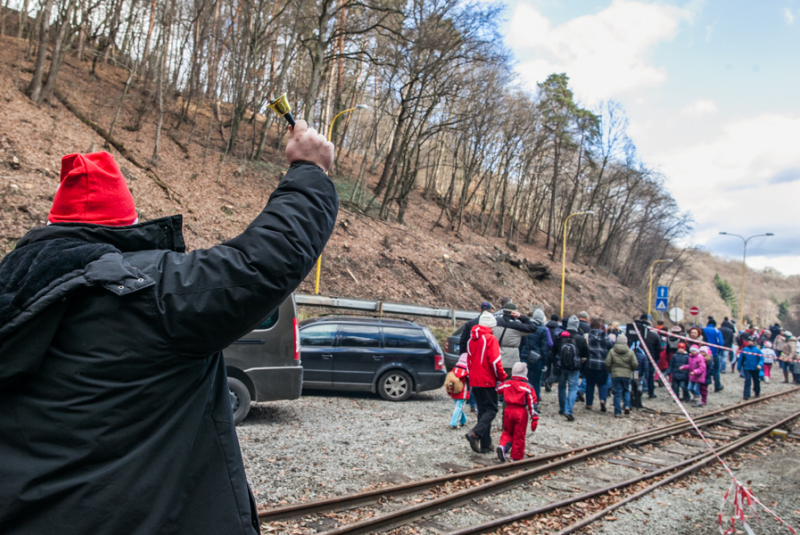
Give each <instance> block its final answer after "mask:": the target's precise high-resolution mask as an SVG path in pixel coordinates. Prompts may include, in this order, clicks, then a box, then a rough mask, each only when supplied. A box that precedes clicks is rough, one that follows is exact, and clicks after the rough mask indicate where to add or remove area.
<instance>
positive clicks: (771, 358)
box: [761, 340, 778, 383]
mask: <svg viewBox="0 0 800 535" xmlns="http://www.w3.org/2000/svg"><path fill="white" fill-rule="evenodd" d="M761 353H762V354H763V355H764V369H763V370H761V371H762V372H764V382H765V383H768V382H769V376H770V373H771V372H772V365H773V364H774V363H775V359H776V358H777V357H778V356H777V355H776V354H775V350H774V349H772V342H770V341H769V340H767V341H765V342H764V347H762V348H761Z"/></svg>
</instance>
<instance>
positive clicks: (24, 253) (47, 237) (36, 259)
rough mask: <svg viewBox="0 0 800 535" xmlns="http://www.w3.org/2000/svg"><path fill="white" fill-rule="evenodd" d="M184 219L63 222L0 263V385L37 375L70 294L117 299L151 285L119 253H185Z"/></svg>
mask: <svg viewBox="0 0 800 535" xmlns="http://www.w3.org/2000/svg"><path fill="white" fill-rule="evenodd" d="M181 222H182V218H181V216H179V215H178V216H171V217H164V218H161V219H156V220H153V221H148V222H145V223H141V224H137V225H131V226H126V227H108V226H102V225H89V224H81V223H59V224H54V225H49V226H47V227H40V228H35V229H33V230H31V231H30V232H28V233H27V234H26V235H25V236H24V237H23V238H22V239H21V240H20V241H19V242H18V244H17V247H16V248H15V249H14V251H12V252H11V253H9V254H7V255H6V256H5V257H4V258H3V260H2V262H0V385H3V384H4V383H5V382H6V381H9V380H11V379H12V378H14V377H16V376H17V375H19V374H25V373H33V372H35V371H36V370H37V369H38V366H39V363H40V361H41V359H42V357H43V355H44V352H45V351H46V349H47V347H48V345H49V343H50V339H51V337H52V335H53V333H54V332H55V331H56V329H57V327H58V325H59V323H60V318H61V314H62V313H63V306H62V305H61V303H64V302H65V301H66V298H67V296H68V295H69V294H71V293H72V292H73V291H75V290H76V289H78V288H81V287H86V286H98V285H99V286H105V287H106V288H108V289H109V290H111V291H113V292H114V293H116V294H118V295H124V294H125V293H128V292H130V291H136V290H139V289H141V288H144V287H147V286H150V285H151V284H153V281H152V280H151V279H150V278H149V277H145V276H143V275H142V274H141V273H139V272H138V271H137V270H135V269H134V268H132V267H131V266H130V265H128V264H127V262H126V261H125V259H124V257H123V255H122V253H125V252H135V251H141V250H152V249H170V250H173V251H183V250H185V244H184V241H183V234H182V229H181Z"/></svg>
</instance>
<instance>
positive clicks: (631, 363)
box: [606, 334, 639, 418]
mask: <svg viewBox="0 0 800 535" xmlns="http://www.w3.org/2000/svg"><path fill="white" fill-rule="evenodd" d="M638 366H639V363H638V362H636V355H634V354H633V351H631V349H630V348H629V347H628V337H626V336H625V335H624V334H620V335H617V341H616V343H615V344H614V347H612V348H611V349H610V350H609V351H608V355H607V356H606V370H608V371H609V372H610V373H611V385H612V390H613V392H614V417H615V418H619V417H621V416H622V412H623V411H625V414H629V413H630V412H631V377H632V376H633V372H634V371H636V368H637V367H638Z"/></svg>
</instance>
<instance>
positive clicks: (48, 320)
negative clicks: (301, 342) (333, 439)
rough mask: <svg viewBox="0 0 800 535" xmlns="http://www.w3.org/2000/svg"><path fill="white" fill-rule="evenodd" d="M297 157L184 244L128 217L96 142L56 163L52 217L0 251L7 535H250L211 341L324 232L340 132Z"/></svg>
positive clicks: (0, 401) (120, 184)
mask: <svg viewBox="0 0 800 535" xmlns="http://www.w3.org/2000/svg"><path fill="white" fill-rule="evenodd" d="M286 156H287V159H288V160H289V162H290V163H291V166H290V167H289V170H288V172H287V173H286V175H285V176H284V177H283V179H282V180H281V182H280V184H279V185H278V187H277V188H276V189H275V191H274V192H273V193H272V195H271V196H270V199H269V202H268V203H267V205H266V207H265V208H264V209H263V211H262V212H261V213H260V214H259V215H258V217H256V218H255V220H254V221H253V222H252V223H251V224H250V225H249V226H248V227H247V229H246V230H245V231H244V232H243V233H242V234H240V235H239V236H237V237H235V238H233V239H231V240H229V241H227V242H225V243H222V244H220V245H217V246H216V247H211V248H210V249H204V250H196V251H193V252H191V253H189V254H185V252H184V250H185V246H184V241H183V235H182V233H181V216H179V215H176V216H171V217H163V218H161V219H157V220H154V221H148V222H144V223H139V222H137V213H136V208H135V204H134V201H133V197H132V195H131V193H130V191H129V190H128V187H127V185H126V183H125V179H124V177H123V176H122V174H121V173H120V170H119V167H118V166H117V164H116V163H115V161H114V158H113V157H112V156H111V155H110V154H108V153H105V152H100V153H94V154H72V155H69V156H65V157H64V159H63V161H62V169H61V183H60V185H59V188H58V191H57V192H56V195H55V198H54V199H53V207H52V209H51V211H50V214H49V217H48V223H49V224H48V225H47V226H46V227H41V228H35V229H33V230H31V231H30V232H28V233H27V234H26V235H25V236H24V237H23V238H22V239H21V240H19V242H18V244H17V247H16V249H15V250H14V251H12V252H11V253H9V254H8V255H6V257H5V258H4V259H3V260H2V262H0V459H2V462H0V482H2V484H0V533H3V534H4V535H9V534H28V533H53V532H58V533H60V534H62V535H68V534H86V533H134V532H135V533H147V534H165V533H225V534H245V535H253V534H256V533H258V532H259V521H258V515H257V511H256V506H255V500H254V499H253V495H252V493H251V492H250V489H249V486H248V483H247V479H246V477H245V470H244V465H243V463H242V457H241V452H240V450H239V443H238V440H237V437H236V431H235V429H234V423H233V414H232V411H231V405H230V395H229V391H228V386H227V378H226V374H225V364H224V361H223V358H222V353H221V350H222V349H223V348H225V347H227V346H228V345H230V344H231V343H232V342H234V341H235V340H237V339H238V338H240V337H241V336H243V335H244V334H245V333H247V332H249V331H250V330H252V328H253V327H254V326H256V325H258V324H259V323H260V322H261V321H262V320H263V319H264V318H265V317H267V316H268V315H269V314H270V313H271V312H272V311H273V310H274V309H275V308H277V307H278V306H279V304H280V303H281V302H282V301H283V300H284V299H286V297H287V296H288V295H289V294H290V293H291V292H292V291H293V290H294V289H295V288H296V287H297V286H298V284H299V283H300V282H301V281H302V280H303V279H304V278H305V276H306V275H307V274H308V272H309V271H310V270H311V268H312V267H313V265H314V263H315V261H316V259H317V257H318V256H319V255H320V253H321V252H322V249H323V248H324V246H325V243H326V242H327V240H328V238H329V237H330V235H331V232H332V231H333V227H334V223H335V221H336V214H337V210H338V198H337V195H336V190H335V188H334V186H333V183H332V182H331V181H330V179H329V178H328V176H327V175H326V172H327V170H328V169H329V168H330V166H331V164H332V162H333V145H332V144H330V143H329V142H327V141H326V140H325V138H324V137H322V136H321V135H319V134H318V133H317V132H316V131H314V130H313V129H309V128H308V126H307V125H306V123H305V121H298V122H297V125H296V126H295V127H294V128H293V130H292V131H291V135H290V139H289V142H288V144H287V147H286Z"/></svg>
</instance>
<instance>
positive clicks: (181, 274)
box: [157, 162, 339, 357]
mask: <svg viewBox="0 0 800 535" xmlns="http://www.w3.org/2000/svg"><path fill="white" fill-rule="evenodd" d="M338 206H339V199H338V196H337V195H336V188H335V187H334V185H333V182H331V180H330V179H329V178H328V176H327V175H326V174H325V173H324V172H323V171H322V169H321V168H319V167H318V166H316V165H314V164H311V163H307V162H295V163H293V164H292V165H291V167H290V168H289V171H288V172H287V173H286V176H285V177H284V178H283V180H281V182H280V184H279V185H278V187H277V188H276V189H275V191H274V192H273V193H272V195H270V198H269V202H268V203H267V206H266V207H265V208H264V210H263V211H262V212H261V214H259V215H258V217H256V218H255V220H254V221H253V222H252V223H250V225H249V226H248V227H247V229H246V230H245V231H244V232H243V233H241V234H240V235H239V236H237V237H235V238H233V239H232V240H229V241H227V242H225V243H222V244H220V245H217V246H215V247H211V248H210V249H199V250H196V251H192V252H191V253H189V254H180V253H169V254H167V255H165V256H164V259H163V261H162V263H161V265H160V269H161V284H160V288H159V293H158V298H157V306H158V307H159V309H160V310H159V311H158V312H159V313H160V314H159V315H160V317H161V321H162V325H163V328H164V330H165V334H166V337H167V339H168V341H169V343H170V345H171V347H172V349H174V351H175V352H176V353H177V354H181V355H185V356H196V357H206V356H208V355H211V354H213V353H215V352H217V351H220V350H222V349H224V348H225V347H227V346H228V345H230V344H231V343H233V342H234V341H235V340H237V339H238V338H240V337H241V336H243V335H244V334H246V333H248V332H249V331H251V330H252V329H253V328H254V327H256V326H257V325H258V324H259V323H260V322H261V321H263V320H264V318H266V317H267V315H268V314H270V313H271V312H272V311H273V310H275V308H276V307H278V306H279V305H280V304H281V302H283V300H284V299H286V298H287V297H288V296H289V295H290V294H291V293H292V292H293V291H294V290H295V289H296V288H297V286H298V285H299V284H300V283H301V282H302V281H303V279H304V278H305V277H306V275H307V274H308V273H309V271H311V268H312V267H313V266H314V263H315V261H316V259H317V257H319V255H320V254H321V253H322V250H323V248H324V247H325V244H326V243H327V241H328V238H329V237H330V235H331V233H332V232H333V227H334V224H335V222H336V214H337V211H338Z"/></svg>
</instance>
